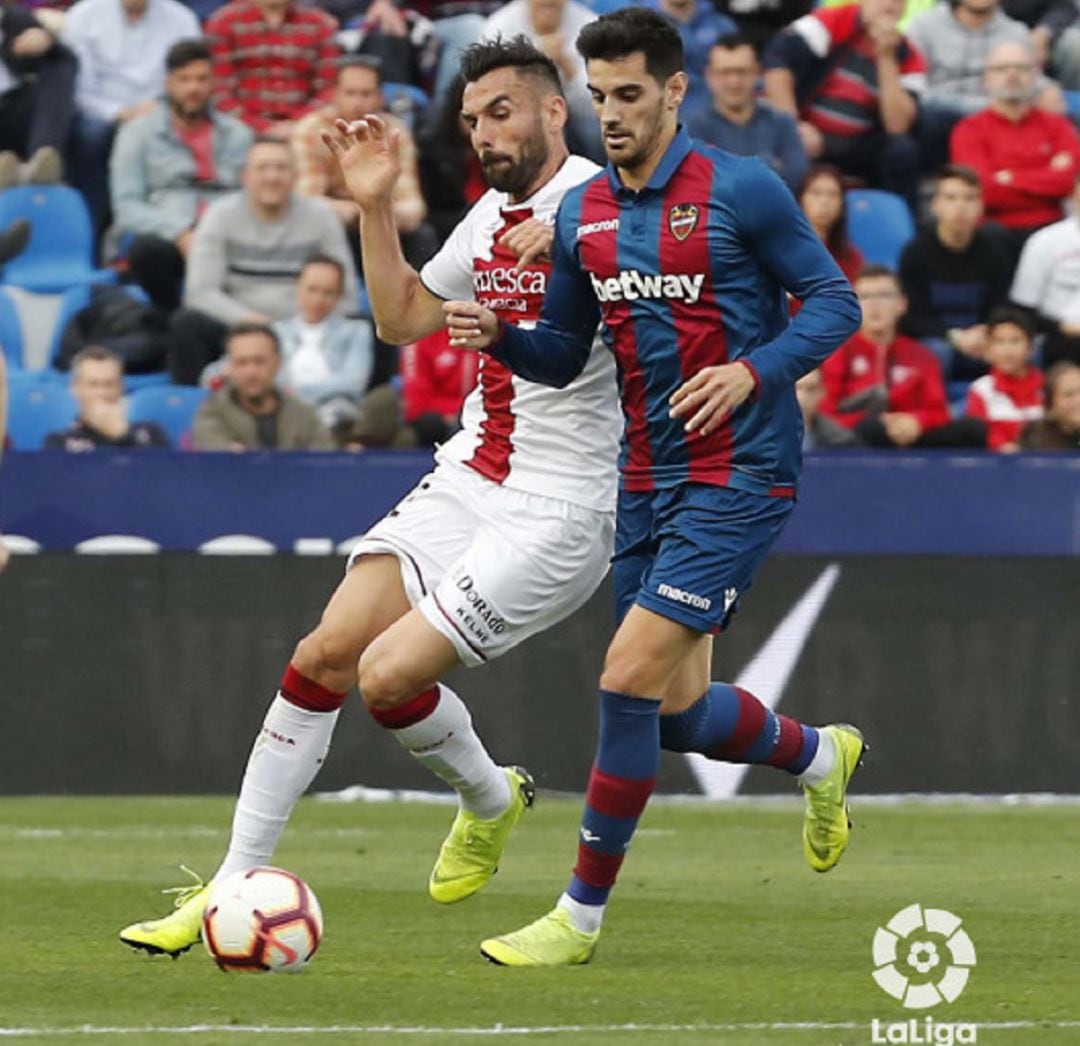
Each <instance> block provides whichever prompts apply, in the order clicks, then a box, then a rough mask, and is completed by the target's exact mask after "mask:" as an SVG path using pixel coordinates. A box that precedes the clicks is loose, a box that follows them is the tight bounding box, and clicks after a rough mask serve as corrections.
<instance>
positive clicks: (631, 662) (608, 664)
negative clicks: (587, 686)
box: [600, 650, 654, 697]
mask: <svg viewBox="0 0 1080 1046" xmlns="http://www.w3.org/2000/svg"><path fill="white" fill-rule="evenodd" d="M650 685H651V680H650V676H649V672H648V662H647V661H646V660H645V659H644V658H642V657H640V656H638V655H636V654H635V653H634V651H632V650H625V651H621V652H620V651H614V650H613V651H609V652H608V656H607V659H606V660H605V661H604V671H603V672H602V673H601V674H600V688H601V689H602V690H612V691H614V692H615V693H618V694H640V695H641V696H643V697H652V696H654V695H653V694H651V693H649V692H648V690H649V688H650Z"/></svg>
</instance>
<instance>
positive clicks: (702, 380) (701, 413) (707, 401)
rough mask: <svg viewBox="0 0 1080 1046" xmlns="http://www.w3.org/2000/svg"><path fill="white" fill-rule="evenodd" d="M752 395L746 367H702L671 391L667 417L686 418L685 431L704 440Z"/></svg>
mask: <svg viewBox="0 0 1080 1046" xmlns="http://www.w3.org/2000/svg"><path fill="white" fill-rule="evenodd" d="M753 391H754V375H753V373H752V372H751V370H750V368H749V367H744V366H743V365H742V364H741V363H724V364H721V365H719V366H717V367H705V368H703V369H702V370H699V371H698V372H697V374H695V375H694V376H693V377H692V378H691V379H690V380H689V381H686V382H684V383H683V384H682V385H680V386H679V387H678V388H677V389H676V390H675V392H674V393H673V394H672V396H671V399H670V400H669V401H668V402H669V403H670V404H671V410H670V411H668V413H669V415H670V416H671V417H673V418H687V417H688V418H689V420H688V421H687V422H686V424H685V425H684V428H685V429H686V431H687V432H700V433H701V435H703V436H707V435H708V434H709V433H710V432H712V431H713V430H714V429H715V428H716V427H717V426H718V425H719V424H720V422H722V421H723V420H724V418H726V417H727V416H728V415H729V414H730V413H731V412H732V411H733V410H735V408H736V407H738V406H740V405H741V404H742V403H744V402H745V401H746V399H747V397H748V396H749V395H750V394H751V393H752V392H753Z"/></svg>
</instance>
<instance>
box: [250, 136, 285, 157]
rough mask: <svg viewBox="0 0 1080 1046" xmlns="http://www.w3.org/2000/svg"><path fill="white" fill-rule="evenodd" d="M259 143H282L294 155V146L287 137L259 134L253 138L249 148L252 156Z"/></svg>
mask: <svg viewBox="0 0 1080 1046" xmlns="http://www.w3.org/2000/svg"><path fill="white" fill-rule="evenodd" d="M257 145H282V146H284V147H285V148H286V149H288V150H289V155H290V156H292V154H293V151H292V146H291V145H290V144H289V140H288V139H287V138H275V137H274V136H273V135H272V134H257V135H255V137H254V138H252V139H251V144H250V145H249V146H248V148H247V155H248V156H250V155H251V153H252V151H253V150H254V149H255V147H256V146H257Z"/></svg>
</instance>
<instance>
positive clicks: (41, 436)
mask: <svg viewBox="0 0 1080 1046" xmlns="http://www.w3.org/2000/svg"><path fill="white" fill-rule="evenodd" d="M10 384H11V388H10V395H9V397H8V434H9V435H10V436H11V442H12V445H13V446H14V447H15V449H16V450H39V449H40V448H41V446H42V444H43V443H44V442H45V437H46V436H47V435H48V434H49V433H50V432H56V431H57V430H58V429H66V428H68V426H70V425H71V424H73V423H74V421H75V418H76V416H77V415H78V411H79V408H78V405H77V404H76V402H75V397H74V396H72V395H71V393H70V392H68V390H67V389H66V388H65V387H64V386H63V385H58V384H57V383H56V382H54V381H35V380H30V379H29V378H27V379H20V380H18V381H13V382H11V383H10Z"/></svg>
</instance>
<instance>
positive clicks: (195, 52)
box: [165, 38, 214, 73]
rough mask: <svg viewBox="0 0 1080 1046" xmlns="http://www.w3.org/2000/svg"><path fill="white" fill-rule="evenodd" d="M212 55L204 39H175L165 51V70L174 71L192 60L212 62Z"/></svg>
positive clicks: (189, 63)
mask: <svg viewBox="0 0 1080 1046" xmlns="http://www.w3.org/2000/svg"><path fill="white" fill-rule="evenodd" d="M213 60H214V59H213V55H212V54H211V53H210V48H209V46H208V45H207V43H206V41H205V40H202V39H195V38H192V39H189V40H177V41H176V43H175V44H173V45H172V47H170V48H169V50H168V51H166V52H165V71H166V72H167V73H175V72H176V70H177V69H183V68H184V66H187V65H191V63H192V62H211V63H212V62H213Z"/></svg>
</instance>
